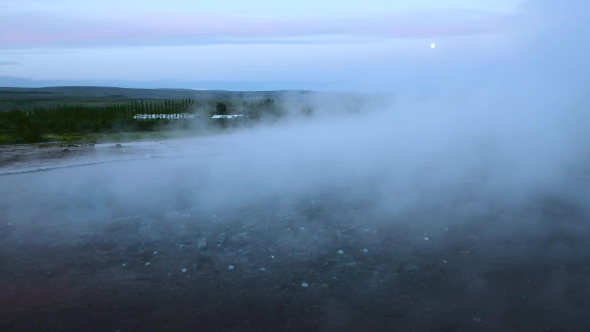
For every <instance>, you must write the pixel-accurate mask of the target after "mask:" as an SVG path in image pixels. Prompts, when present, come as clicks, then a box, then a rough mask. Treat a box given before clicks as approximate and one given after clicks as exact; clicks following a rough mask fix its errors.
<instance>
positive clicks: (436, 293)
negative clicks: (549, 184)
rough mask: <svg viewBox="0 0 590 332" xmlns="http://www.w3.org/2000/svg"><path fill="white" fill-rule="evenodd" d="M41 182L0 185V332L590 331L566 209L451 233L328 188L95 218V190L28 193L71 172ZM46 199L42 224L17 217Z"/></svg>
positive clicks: (577, 235)
mask: <svg viewBox="0 0 590 332" xmlns="http://www.w3.org/2000/svg"><path fill="white" fill-rule="evenodd" d="M38 149H41V148H38ZM54 149H58V148H54ZM59 149H65V147H59ZM76 149H79V150H86V149H91V147H76ZM128 167H129V168H133V167H132V166H128ZM55 172H56V173H55V174H50V173H51V172H40V173H32V174H18V175H4V176H3V177H0V183H2V184H3V186H0V196H1V197H4V199H3V201H2V202H0V211H1V212H0V220H1V223H0V330H1V331H497V332H501V331H590V279H589V278H588V276H590V251H589V250H588V245H587V241H588V235H589V234H590V231H589V230H588V209H587V206H584V205H580V204H579V202H577V201H575V200H574V201H572V200H568V199H564V198H560V197H542V198H539V199H535V200H533V201H531V203H530V204H527V205H526V206H520V207H519V208H518V209H514V208H512V207H510V208H508V207H502V206H498V207H497V208H496V209H493V210H486V211H485V213H483V212H481V211H479V212H477V213H475V212H474V213H471V214H469V213H463V214H461V216H463V217H462V218H464V219H463V220H456V219H453V218H452V217H451V216H452V209H451V211H449V210H448V209H446V210H445V211H437V210H424V211H420V210H416V211H411V212H408V213H405V214H403V215H396V216H392V215H384V214H380V213H377V212H378V211H377V212H376V210H375V209H374V208H375V207H374V206H373V205H372V204H371V197H363V199H360V198H359V195H358V194H352V193H349V192H347V191H346V190H334V191H329V190H328V191H324V192H322V193H314V194H313V195H312V194H303V195H295V196H293V197H281V198H280V199H279V198H276V199H267V200H261V201H257V202H255V203H252V204H248V205H244V206H239V207H238V206H235V207H234V206H231V207H228V208H222V207H214V208H208V207H206V206H198V205H197V206H194V205H191V204H188V203H187V204H185V205H184V206H182V204H181V205H178V206H175V207H174V208H171V206H170V205H166V204H164V203H162V205H157V204H153V202H151V201H150V202H149V204H148V203H145V204H143V205H140V206H134V207H130V206H129V205H126V204H124V202H121V201H112V202H111V201H109V202H106V203H104V204H107V205H105V206H107V207H108V211H109V214H108V216H105V217H101V216H100V215H98V212H97V211H99V210H97V209H96V206H97V204H99V203H97V201H98V200H101V199H102V200H105V197H100V196H99V194H100V193H101V191H100V190H102V189H100V188H98V189H93V190H90V191H88V192H87V193H86V195H85V196H84V197H81V196H76V195H73V194H72V196H64V197H63V199H61V200H59V201H51V199H52V198H50V197H49V196H43V193H44V190H49V189H43V188H35V187H34V186H33V184H34V183H45V182H47V181H48V179H50V177H59V176H64V174H72V172H66V170H57V171H55ZM79 172H82V171H79ZM71 176H75V175H71ZM74 183H75V182H67V181H66V182H61V183H60V185H59V186H60V190H61V191H60V192H59V193H60V194H61V195H67V194H68V193H69V192H71V191H72V190H75V188H76V187H75V184H74ZM17 184H18V185H19V187H18V189H14V188H16V187H17ZM8 187H11V188H13V189H12V190H10V189H8ZM103 194H104V193H103ZM9 195H10V197H9ZM46 201H51V203H52V204H53V205H52V206H54V207H55V209H56V210H55V212H48V211H45V212H44V211H42V210H41V211H34V212H32V211H31V210H34V209H35V208H36V207H39V206H43V204H45V203H46ZM19 202H20V203H19ZM286 202H288V207H289V208H285V207H286V205H287V203H286ZM481 203H482V202H477V201H469V202H459V203H457V204H458V205H457V206H456V207H454V208H456V209H458V210H459V209H461V210H462V211H469V209H470V208H471V207H473V206H477V205H478V204H481ZM18 204H21V205H22V207H21V206H19V208H22V211H23V213H21V214H19V215H16V214H14V213H12V212H13V211H15V210H14V209H15V208H14V206H17V205H18ZM101 204H103V203H101ZM148 205H149V208H148V207H147V206H148ZM26 206H28V207H29V210H27V209H26V208H25V207H26ZM140 208H143V209H140ZM74 215H75V217H72V218H69V217H68V216H74Z"/></svg>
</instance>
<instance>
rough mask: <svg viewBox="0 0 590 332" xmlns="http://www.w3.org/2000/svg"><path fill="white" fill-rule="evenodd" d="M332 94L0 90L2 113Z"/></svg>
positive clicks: (90, 88) (65, 88)
mask: <svg viewBox="0 0 590 332" xmlns="http://www.w3.org/2000/svg"><path fill="white" fill-rule="evenodd" d="M315 94H319V95H323V94H333V93H329V92H312V91H223V90H190V89H132V88H116V87H97V86H58V87H46V88H11V87H0V110H7V109H11V108H26V107H39V106H45V105H55V104H66V103H68V104H71V103H83V104H97V105H99V104H108V103H116V102H124V101H127V100H133V99H145V100H150V99H151V100H163V99H189V98H190V99H194V100H199V101H242V100H243V101H249V100H255V99H283V98H295V99H297V98H302V97H306V96H309V95H315Z"/></svg>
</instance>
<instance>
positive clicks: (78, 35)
mask: <svg viewBox="0 0 590 332" xmlns="http://www.w3.org/2000/svg"><path fill="white" fill-rule="evenodd" d="M564 1H565V2H569V3H571V2H575V1H572V0H564ZM565 2H564V3H565ZM554 3H555V2H554ZM560 4H562V2H560ZM558 6H559V5H558V4H557V3H555V6H552V5H551V3H550V2H549V1H545V0H538V1H535V0H530V1H523V0H478V1H473V0H447V1H443V0H438V1H435V0H415V1H407V0H403V1H402V0H389V1H379V0H363V1H351V0H339V1H337V0H324V1H319V0H315V1H314V0H299V1H296V2H295V1H293V2H291V1H289V2H287V1H276V0H274V1H271V0H251V1H239V0H225V1H187V0H168V1H154V0H125V1H121V0H118V1H114V0H101V1H96V0H52V1H47V0H3V1H2V2H1V3H0V76H15V77H28V78H34V79H126V80H158V79H178V80H222V81H223V80H227V81H231V80H254V81H256V80H282V81H289V80H303V81H334V80H363V79H366V80H370V79H372V78H373V77H376V76H379V75H396V76H398V77H399V76H403V75H406V74H408V73H412V72H414V71H420V70H423V69H424V68H432V69H433V70H434V69H435V68H439V69H442V68H454V67H456V66H463V65H469V66H486V65H491V66H493V65H497V64H499V63H503V62H504V61H509V60H510V59H513V58H515V57H518V56H519V54H520V53H521V51H522V48H523V47H524V46H523V45H528V44H527V43H528V42H529V41H530V40H532V39H533V38H535V37H536V36H537V35H538V34H539V33H540V32H542V31H543V29H544V28H546V27H547V26H550V23H551V20H552V17H553V16H552V15H553V13H554V12H555V8H558ZM553 7H555V8H553ZM431 42H435V43H436V44H437V46H436V48H435V49H431V48H430V43H431ZM457 68H459V67H457Z"/></svg>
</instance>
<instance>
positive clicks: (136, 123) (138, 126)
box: [0, 99, 284, 142]
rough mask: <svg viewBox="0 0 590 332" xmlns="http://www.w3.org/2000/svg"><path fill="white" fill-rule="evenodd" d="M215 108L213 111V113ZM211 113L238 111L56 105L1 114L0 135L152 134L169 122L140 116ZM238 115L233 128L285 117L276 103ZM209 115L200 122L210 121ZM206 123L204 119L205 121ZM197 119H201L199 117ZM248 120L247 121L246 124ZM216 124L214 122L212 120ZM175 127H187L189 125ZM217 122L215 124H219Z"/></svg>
mask: <svg viewBox="0 0 590 332" xmlns="http://www.w3.org/2000/svg"><path fill="white" fill-rule="evenodd" d="M213 106H214V107H215V108H214V111H213V110H212V108H213ZM207 108H208V109H211V113H213V114H230V113H233V112H235V111H237V109H236V108H235V107H228V104H226V103H223V102H218V103H216V104H207V105H205V104H203V103H200V102H198V101H195V100H192V99H182V100H164V101H156V102H155V101H144V100H133V101H129V102H127V103H120V104H110V105H103V106H89V105H66V104H64V105H57V106H54V107H35V108H31V109H26V110H11V111H7V112H0V133H2V132H4V133H6V132H8V133H10V134H11V135H12V136H13V137H14V139H15V140H16V141H22V142H36V141H39V140H40V139H41V137H42V135H43V134H50V133H51V134H70V133H109V132H124V131H125V132H131V131H153V130H158V129H159V128H162V127H163V126H164V125H166V124H167V123H168V122H169V120H162V119H158V120H141V121H140V120H137V119H134V116H135V115H138V114H175V113H193V114H195V113H196V114H198V113H200V112H199V111H200V110H203V109H207ZM239 111H241V112H240V113H242V114H243V115H244V116H245V117H244V118H240V119H239V120H237V119H236V120H235V121H231V122H232V123H233V125H237V124H238V123H242V122H245V121H256V120H259V119H261V118H263V117H271V118H276V117H279V116H280V115H282V114H284V112H283V110H282V109H281V107H279V106H278V105H277V104H276V103H275V101H274V100H273V99H263V100H254V101H245V102H243V103H242V105H241V107H240V109H239ZM206 114H208V112H205V113H204V114H203V115H202V116H201V118H202V119H203V120H205V119H209V118H210V116H207V115H206ZM203 117H204V118H205V119H204V118H203ZM197 118H198V117H197ZM246 119H247V120H246ZM212 121H213V120H212ZM181 122H182V123H183V124H181V125H179V124H178V123H177V124H176V128H178V127H182V126H184V127H187V126H188V122H189V120H187V121H181ZM217 122H219V125H221V126H222V127H226V126H228V124H227V123H226V122H227V121H225V120H221V121H217ZM217 122H215V123H217Z"/></svg>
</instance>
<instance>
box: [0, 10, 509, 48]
mask: <svg viewBox="0 0 590 332" xmlns="http://www.w3.org/2000/svg"><path fill="white" fill-rule="evenodd" d="M456 16H457V17H454V18H453V17H452V16H449V15H448V13H442V14H440V13H439V14H436V13H414V14H408V15H388V16H381V17H356V18H327V19H324V20H272V19H266V20H248V19H229V18H214V19H213V18H203V17H190V16H148V17H145V16H143V17H141V18H132V19H127V20H113V19H110V20H109V19H104V18H86V19H81V18H73V17H56V16H48V15H43V14H31V15H24V14H23V15H18V16H17V15H14V14H13V15H2V14H0V31H2V32H0V47H5V48H6V47H19V46H38V45H64V44H65V45H68V44H71V45H98V46H100V45H108V44H125V43H140V44H156V45H159V44H171V43H172V44H173V43H198V42H204V43H217V42H226V41H228V40H231V42H235V43H239V42H240V41H242V42H248V41H249V40H257V41H261V42H264V40H265V39H275V40H276V39H285V42H288V40H287V39H289V38H294V37H297V38H303V39H305V38H313V37H317V36H324V37H325V36H349V37H356V38H360V39H362V38H422V37H434V36H453V35H474V34H489V33H502V32H506V31H510V30H511V29H514V28H515V27H516V26H517V25H518V22H519V21H520V19H521V18H519V17H515V16H507V15H483V16H482V15H480V16H472V17H469V16H467V17H464V15H456ZM449 17H450V18H449Z"/></svg>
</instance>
